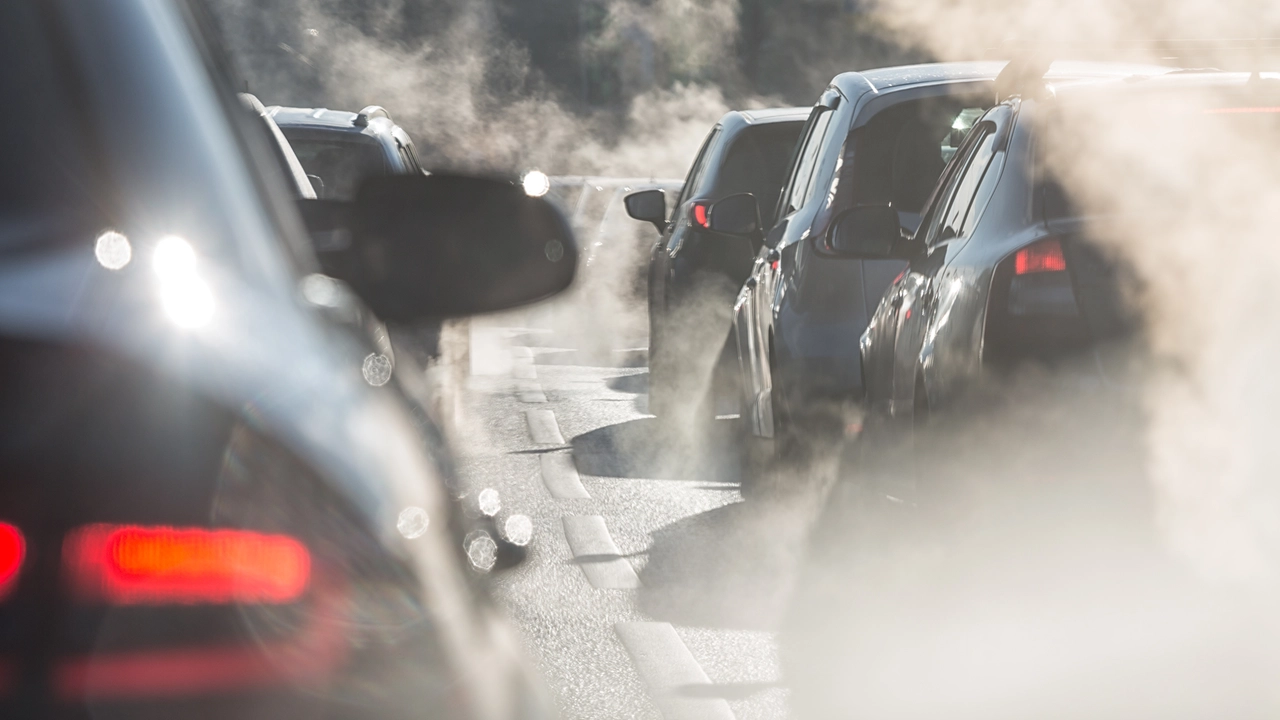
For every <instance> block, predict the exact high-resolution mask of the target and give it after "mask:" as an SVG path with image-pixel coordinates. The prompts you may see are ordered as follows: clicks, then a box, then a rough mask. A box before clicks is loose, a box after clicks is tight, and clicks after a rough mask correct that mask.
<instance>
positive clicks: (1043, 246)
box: [1013, 238, 1067, 275]
mask: <svg viewBox="0 0 1280 720" xmlns="http://www.w3.org/2000/svg"><path fill="white" fill-rule="evenodd" d="M1066 270H1067V259H1066V257H1064V256H1063V254H1062V243H1060V242H1058V240H1057V238H1048V239H1045V240H1040V241H1039V242H1036V243H1033V244H1031V245H1028V246H1027V247H1024V248H1022V249H1021V250H1019V251H1018V254H1017V255H1015V256H1014V260H1013V273H1014V274H1015V275H1030V274H1032V273H1044V272H1066Z"/></svg>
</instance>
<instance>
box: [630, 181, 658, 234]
mask: <svg viewBox="0 0 1280 720" xmlns="http://www.w3.org/2000/svg"><path fill="white" fill-rule="evenodd" d="M623 203H624V204H625V205H626V206H627V214H628V215H630V216H631V217H632V218H634V219H636V220H639V221H641V222H647V223H652V224H653V226H654V227H656V228H657V229H658V232H665V231H666V229H667V196H666V195H665V194H663V192H662V191H661V190H641V191H640V192H634V193H631V194H630V195H628V196H626V197H625V198H623Z"/></svg>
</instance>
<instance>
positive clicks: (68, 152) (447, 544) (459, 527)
mask: <svg viewBox="0 0 1280 720" xmlns="http://www.w3.org/2000/svg"><path fill="white" fill-rule="evenodd" d="M50 8H51V6H50V5H48V4H46V3H40V2H31V1H29V0H15V1H13V2H6V3H3V4H2V5H0V38H3V42H0V58H3V59H4V65H3V67H4V68H5V70H4V71H3V72H0V92H3V94H4V96H5V97H6V98H8V99H9V100H10V101H11V102H15V103H18V104H19V105H20V106H21V107H23V108H25V109H26V111H27V112H30V113H32V114H33V115H34V116H38V117H40V119H41V121H40V123H38V124H36V123H31V122H30V117H31V116H24V117H19V116H18V115H8V116H6V117H5V118H4V119H0V157H3V158H4V163H5V166H6V168H8V169H9V171H10V172H8V173H6V175H5V180H0V183H2V184H3V188H2V191H0V249H2V251H3V253H2V256H0V364H2V365H3V367H4V371H5V372H4V378H5V383H6V385H5V387H6V390H5V393H4V395H3V399H2V400H0V414H2V415H3V417H4V425H5V427H6V428H8V430H6V432H5V433H4V434H3V438H2V439H0V467H3V477H4V480H3V482H0V714H3V716H4V717H13V718H27V717H30V718H48V717H85V718H88V717H93V718H134V717H172V716H183V717H205V718H259V717H314V716H329V717H350V716H359V717H387V718H391V717H397V718H398V717H407V716H416V715H418V714H419V713H420V712H421V711H422V708H424V707H429V708H431V710H432V712H433V714H435V715H438V716H441V717H457V718H514V717H541V716H545V715H546V713H547V712H548V710H547V708H546V706H545V704H544V703H543V697H542V692H541V691H540V689H539V687H540V686H539V683H538V682H537V681H536V679H535V678H534V674H533V672H532V671H531V670H530V668H529V667H528V666H527V665H526V664H525V663H524V662H523V661H522V660H521V659H520V654H519V650H518V642H517V641H516V640H515V638H514V637H513V636H512V635H511V633H510V630H509V629H508V628H507V626H506V624H505V623H504V621H503V620H502V619H501V617H500V613H499V612H498V611H497V610H496V607H495V605H494V603H493V601H492V600H491V599H490V597H489V594H488V592H487V590H486V582H487V581H486V580H485V576H484V573H483V571H484V570H485V569H486V568H487V569H494V568H497V567H500V566H501V565H502V563H503V562H504V560H503V556H502V552H503V547H504V545H503V542H509V541H510V539H509V538H503V537H499V535H502V534H507V535H510V533H512V532H515V533H517V537H516V539H517V540H521V539H523V540H526V541H527V533H528V531H529V528H528V527H527V526H522V525H521V523H520V522H518V521H517V522H515V523H514V524H509V523H506V522H504V521H499V520H497V519H495V520H494V522H493V523H491V524H490V527H491V528H492V529H491V530H485V529H483V528H478V527H474V528H473V526H472V524H470V523H468V522H467V521H466V518H465V517H464V515H463V513H461V512H460V510H459V508H457V507H456V506H455V503H454V502H453V499H452V497H451V492H450V479H449V477H448V476H449V474H450V473H451V469H450V462H449V457H448V451H447V448H446V447H444V445H443V444H442V443H440V442H437V441H433V440H432V438H433V437H435V438H438V437H439V433H438V432H432V431H431V430H430V428H424V425H427V424H429V422H430V418H428V417H424V416H423V415H422V414H421V413H419V412H418V411H417V410H416V408H417V407H418V406H419V403H417V402H415V399H414V396H415V393H416V392H417V390H416V389H415V388H414V387H413V385H412V381H413V379H412V378H410V377H406V376H404V374H402V373H400V374H397V373H394V372H392V369H391V367H390V366H389V364H388V363H386V362H385V361H384V360H383V359H382V358H380V356H379V352H378V349H377V348H376V347H375V346H374V345H373V344H372V343H370V342H369V339H368V338H367V336H366V335H365V333H363V332H362V331H361V329H360V327H359V326H358V325H357V324H353V323H352V322H351V320H350V317H351V314H350V313H351V308H352V306H353V303H354V302H355V300H356V298H358V299H359V301H360V302H361V303H365V304H367V306H368V307H369V308H370V309H371V310H372V311H373V312H375V313H376V314H377V315H378V316H380V317H383V318H385V319H387V320H388V321H399V322H410V321H413V320H415V319H416V318H418V317H421V316H424V315H432V316H446V317H447V316H458V315H464V314H467V313H471V312H486V311H493V310H497V309H501V308H505V307H511V306H514V305H517V304H519V303H522V302H525V301H530V300H536V299H540V298H543V297H546V296H548V295H551V294H553V293H555V292H557V291H559V290H561V289H563V288H564V287H566V286H567V285H568V284H569V283H570V282H571V280H572V278H573V274H574V259H575V249H574V246H573V243H572V233H571V231H570V229H569V228H568V226H567V224H566V222H565V221H564V219H563V218H562V217H561V216H560V215H559V214H558V213H557V212H556V211H555V210H554V209H553V208H552V207H551V206H550V205H548V204H547V203H545V202H544V201H542V200H539V199H536V198H531V197H529V196H527V195H526V194H525V193H524V191H523V190H522V189H521V188H520V185H519V184H518V182H514V181H508V180H504V179H486V178H470V177H462V176H449V175H437V176H430V177H428V176H423V175H420V174H419V175H411V176H384V177H378V178H372V179H369V180H368V181H366V182H365V183H364V184H363V185H362V186H361V187H360V189H359V190H358V192H357V194H356V197H355V199H354V200H353V201H350V202H346V201H337V200H332V199H329V200H323V199H312V198H305V197H304V198H298V197H297V195H298V189H297V187H296V186H295V187H291V184H290V181H289V179H288V177H287V175H286V173H285V172H283V168H282V167H281V166H280V164H279V162H278V159H277V158H278V153H277V150H278V148H276V149H273V147H272V142H273V141H272V138H271V136H270V135H269V133H268V132H267V131H266V128H265V126H264V125H263V124H262V123H260V122H259V121H258V120H256V119H255V117H254V115H253V114H251V113H250V112H246V110H245V108H244V106H243V105H242V103H241V101H240V100H239V99H237V97H236V95H235V92H234V87H236V86H237V85H238V83H235V82H233V81H232V79H231V78H230V77H229V74H230V73H229V71H228V70H227V68H229V67H230V64H229V62H227V59H226V57H225V56H224V55H223V54H222V52H221V50H220V47H221V46H220V43H219V41H218V39H217V36H216V33H215V32H214V31H213V30H212V27H213V26H212V24H211V23H210V21H209V19H208V17H207V16H206V15H205V14H204V13H203V11H202V9H201V6H200V5H199V4H197V3H187V2H182V1H176V2H160V1H157V0H117V1H116V2H112V3H108V4H83V3H67V4H60V5H58V6H57V12H52V11H50ZM49 137H56V138H57V142H49V141H48V138H49ZM19 178H21V179H20V180H19ZM300 206H301V207H302V208H307V210H306V211H305V212H301V213H300V212H299V208H300ZM304 219H305V220H307V221H309V222H310V223H312V226H313V227H317V228H325V227H326V226H327V227H328V229H332V228H333V227H334V226H335V225H336V224H339V223H340V224H341V225H342V226H343V227H344V228H345V229H346V231H347V232H348V234H349V235H350V240H351V241H350V245H349V246H348V247H346V248H343V249H338V250H328V251H325V252H322V253H319V257H318V253H317V252H316V250H315V249H314V248H313V247H312V244H311V243H310V241H309V238H308V235H307V233H306V228H305V226H304V224H303V221H304ZM552 247H554V248H555V249H556V252H555V253H552V252H549V248H552ZM552 255H554V256H555V257H556V258H557V259H556V260H552V259H551V256H552ZM387 261H389V262H387ZM516 526H520V527H516ZM521 533H523V534H524V535H523V537H520V534H521ZM516 544H518V543H516Z"/></svg>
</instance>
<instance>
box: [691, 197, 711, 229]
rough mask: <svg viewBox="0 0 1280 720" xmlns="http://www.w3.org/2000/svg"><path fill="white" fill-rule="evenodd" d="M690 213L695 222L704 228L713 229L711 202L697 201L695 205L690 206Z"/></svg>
mask: <svg viewBox="0 0 1280 720" xmlns="http://www.w3.org/2000/svg"><path fill="white" fill-rule="evenodd" d="M689 212H690V215H692V217H693V223H694V224H695V225H697V226H698V227H701V228H702V229H704V230H710V229H711V205H710V203H702V202H696V203H694V204H693V207H691V208H689Z"/></svg>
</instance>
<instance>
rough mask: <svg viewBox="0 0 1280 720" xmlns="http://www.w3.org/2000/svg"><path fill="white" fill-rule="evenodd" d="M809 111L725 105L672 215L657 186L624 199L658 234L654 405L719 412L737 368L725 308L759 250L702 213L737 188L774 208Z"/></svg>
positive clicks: (653, 273)
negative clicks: (713, 226) (715, 227)
mask: <svg viewBox="0 0 1280 720" xmlns="http://www.w3.org/2000/svg"><path fill="white" fill-rule="evenodd" d="M807 117H808V110H807V109H806V108H774V109H762V110H743V111H738V110H735V111H731V112H728V113H726V114H725V115H724V117H722V118H721V119H720V121H719V122H718V123H716V124H715V125H714V126H713V127H712V128H711V130H710V132H709V133H708V134H707V136H706V138H705V139H704V140H703V143H702V146H701V149H699V150H698V154H697V155H696V156H695V158H694V161H693V164H692V166H691V167H690V168H689V173H688V175H687V177H686V178H685V181H684V185H683V190H681V191H680V193H679V195H677V196H676V198H675V202H674V203H673V204H672V206H671V209H670V213H669V214H668V209H667V203H666V196H665V195H664V194H663V193H659V192H657V191H654V190H649V191H641V192H636V193H634V194H632V195H630V196H628V197H627V211H628V214H629V215H631V217H633V218H635V219H637V220H640V221H643V222H648V223H651V224H652V225H653V226H654V227H655V228H656V229H657V230H658V233H659V235H660V237H659V238H658V241H657V243H655V244H654V245H653V246H652V250H651V251H650V253H649V273H648V304H649V407H648V409H649V412H650V413H652V414H654V415H658V416H660V417H663V416H668V415H671V414H673V413H675V414H679V413H684V414H697V413H700V416H701V419H704V420H705V419H710V418H711V417H713V416H714V415H715V413H716V410H717V407H716V406H717V402H716V401H717V399H718V398H717V396H718V395H719V394H722V393H720V392H718V389H719V388H721V387H723V383H724V381H725V379H726V378H727V379H732V378H733V377H734V376H735V375H736V373H726V372H725V371H724V368H725V364H724V361H723V360H722V358H724V357H726V353H725V349H726V348H727V347H729V345H728V338H729V330H730V324H729V310H730V308H731V307H732V305H733V298H734V296H735V295H736V294H737V291H738V288H740V287H741V286H742V282H743V281H744V280H746V278H747V275H748V274H749V273H750V271H751V258H752V257H753V256H754V254H755V251H756V249H757V248H756V247H753V246H752V245H751V244H750V243H748V242H744V241H743V240H742V239H741V238H739V237H736V236H726V235H723V234H717V233H712V232H710V231H709V230H708V229H707V227H706V220H707V215H706V211H707V208H708V207H709V206H710V203H712V202H714V201H716V200H719V199H720V198H723V197H727V196H729V195H733V194H736V193H743V192H746V193H751V194H752V195H753V196H755V197H758V198H760V200H761V202H762V203H763V204H765V205H766V206H768V207H772V205H773V201H774V200H775V199H776V198H777V196H778V192H779V191H780V190H781V188H782V183H783V182H784V181H785V178H786V168H787V163H788V162H789V161H790V159H791V154H792V150H793V149H794V148H795V145H796V140H797V139H798V138H799V136H800V130H801V129H802V128H803V127H804V121H805V118H807ZM730 369H733V368H732V367H730ZM713 378H714V380H713Z"/></svg>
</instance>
